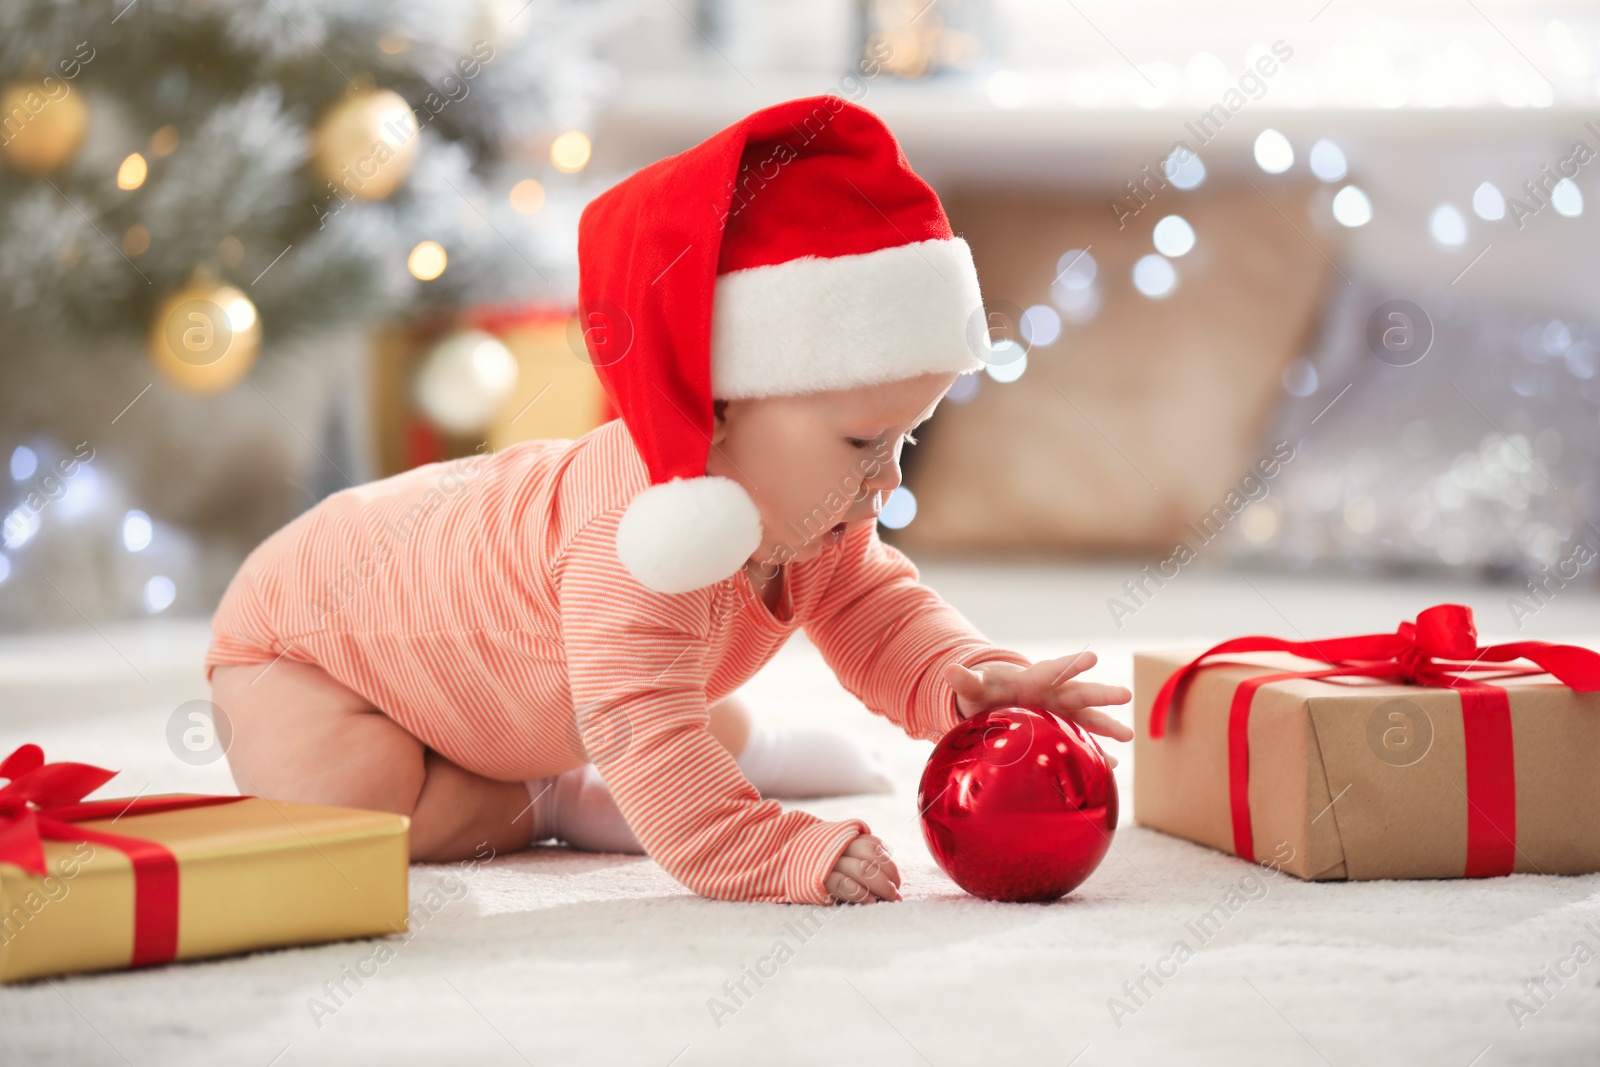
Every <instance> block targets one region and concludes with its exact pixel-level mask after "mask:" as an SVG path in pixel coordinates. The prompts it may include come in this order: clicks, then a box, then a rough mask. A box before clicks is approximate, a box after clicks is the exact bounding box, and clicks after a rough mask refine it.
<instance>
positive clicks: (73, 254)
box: [0, 0, 633, 630]
mask: <svg viewBox="0 0 1600 1067" xmlns="http://www.w3.org/2000/svg"><path fill="white" fill-rule="evenodd" d="M632 6H633V0H538V2H537V3H535V2H531V0H0V338H3V339H4V340H3V343H0V473H3V474H8V475H9V478H6V477H0V630H3V629H7V628H13V627H20V628H36V627H38V626H41V625H50V624H76V623H78V622H80V621H81V620H93V619H111V618H118V617H125V616H129V615H139V614H145V613H149V614H156V613H168V614H199V613H204V612H208V611H210V610H211V608H212V606H214V604H215V603H216V598H217V597H218V596H219V595H220V593H221V591H222V589H223V588H224V587H225V585H226V583H227V582H228V580H229V579H230V578H231V577H232V575H233V573H234V572H235V571H236V569H237V567H238V564H239V561H240V560H241V559H242V558H243V557H244V555H245V554H246V553H247V552H248V551H249V550H250V549H251V548H253V547H254V546H255V545H256V544H258V543H259V542H260V540H261V539H262V538H263V537H265V536H266V535H267V534H268V533H270V532H271V531H272V530H274V529H276V528H278V527H279V526H281V525H282V524H283V523H284V522H286V521H287V520H288V519H289V518H291V517H293V515H294V514H296V513H297V512H298V511H299V510H301V509H303V508H305V507H308V506H310V505H311V504H313V503H315V502H316V500H318V499H320V498H321V497H322V496H325V495H326V494H327V493H329V492H332V491H335V490H337V489H341V488H344V487H345V486H347V485H352V484H356V483H358V482H361V481H364V480H366V479H367V478H369V477H371V476H372V474H371V466H372V465H371V462H370V458H369V455H368V454H369V453H370V436H371V435H370V434H367V433H366V432H365V420H366V419H367V418H368V412H367V410H366V408H367V399H368V396H369V393H370V391H371V380H370V378H371V370H372V367H373V366H375V365H377V364H378V363H380V362H381V357H380V356H379V355H377V354H375V353H376V352H378V351H380V350H381V346H379V345H377V344H376V343H375V338H377V337H378V336H379V335H380V334H382V335H385V336H387V335H389V334H391V333H403V332H404V329H403V328H404V327H407V326H408V325H409V324H412V323H415V322H417V321H418V320H420V319H423V318H427V319H430V320H432V321H433V322H434V323H435V324H436V323H437V322H438V321H439V320H440V319H445V320H450V319H454V318H455V317H457V313H459V312H462V311H464V310H465V309H467V308H468V307H469V306H471V305H483V304H496V305H499V304H523V305H527V304H535V305H537V304H546V303H556V304H563V303H565V302H567V301H569V300H570V299H571V296H572V294H573V293H574V292H575V291H576V224H577V217H578V214H579V212H580V211H581V209H582V207H583V205H584V203H586V202H587V200H588V199H589V198H590V197H591V196H592V195H593V193H594V192H595V191H596V190H595V188H594V187H593V186H594V185H595V184H596V183H600V182H603V181H604V180H605V179H604V178H602V177H599V176H594V177H591V176H590V175H589V171H588V170H587V169H586V167H585V164H586V163H587V162H588V159H589V141H588V137H587V136H586V134H585V133H584V132H583V131H584V130H585V129H588V128H590V127H591V125H592V123H591V114H592V111H593V109H594V108H595V106H596V105H597V104H598V103H599V102H600V99H601V97H602V95H603V94H604V93H605V92H606V91H607V90H608V89H609V87H610V84H611V83H612V81H613V79H614V77H615V73H614V71H613V69H612V67H611V66H610V65H609V64H608V63H606V62H604V61H602V59H601V58H600V57H599V54H598V53H599V45H600V42H601V41H602V39H603V38H604V37H605V36H606V35H607V34H608V33H609V32H610V31H611V29H612V28H613V27H616V26H618V25H619V24H620V23H621V22H622V20H623V18H624V17H625V16H627V15H628V14H630V13H631V11H632ZM440 312H442V313H444V314H443V315H437V314H435V313H440ZM380 327H382V328H383V329H380ZM388 327H401V328H402V329H400V330H389V329H387V328H388ZM457 347H459V345H458V346H457ZM491 354H492V353H491ZM258 355H259V359H258ZM479 362H482V361H481V360H480V361H479ZM490 369H491V370H493V369H494V368H493V367H492V366H491V368H490Z"/></svg>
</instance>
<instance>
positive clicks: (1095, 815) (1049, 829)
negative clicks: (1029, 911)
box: [917, 708, 1117, 901]
mask: <svg viewBox="0 0 1600 1067" xmlns="http://www.w3.org/2000/svg"><path fill="white" fill-rule="evenodd" d="M917 808H918V810H919V811H921V812H922V836H923V839H924V840H926V841H927V843H928V850H929V851H930V852H932V853H933V858H934V860H935V861H936V862H937V863H938V864H939V867H940V868H941V869H942V870H943V871H944V873H945V874H948V875H949V876H950V878H951V880H952V881H954V882H955V883H956V884H957V885H959V886H960V887H961V888H962V889H965V890H966V891H967V892H968V893H971V894H972V895H973V896H976V897H983V898H985V899H987V900H1004V901H1041V900H1055V899H1056V898H1058V897H1061V896H1064V895H1065V894H1067V893H1070V892H1071V891H1072V890H1073V889H1076V888H1077V887H1078V886H1079V885H1081V884H1082V883H1083V880H1084V879H1085V878H1088V877H1089V875H1090V874H1092V873H1093V872H1094V869H1095V868H1096V867H1098V866H1099V865H1100V861H1101V860H1103V859H1104V858H1105V855H1106V850H1107V849H1109V848H1110V847H1111V834H1112V832H1113V831H1114V830H1116V828H1117V781H1116V779H1115V778H1113V777H1112V775H1111V768H1110V767H1109V766H1107V764H1106V757H1105V753H1104V752H1102V751H1101V750H1100V746H1099V745H1098V744H1096V743H1095V741H1094V739H1093V738H1091V737H1090V736H1089V735H1088V734H1087V733H1086V732H1085V731H1084V730H1083V728H1082V727H1080V726H1079V725H1078V724H1077V723H1074V722H1069V721H1067V720H1065V719H1062V718H1061V717H1060V716H1057V715H1055V714H1052V713H1051V712H1048V711H1042V710H1038V709H1034V708H993V709H990V710H989V711H985V712H980V713H979V714H977V715H974V716H973V717H972V718H970V719H968V720H966V721H965V722H963V723H961V724H960V725H959V726H957V727H955V728H954V729H952V730H951V731H949V732H948V733H946V734H945V735H944V737H942V738H940V739H939V743H938V744H937V745H936V746H935V747H934V750H933V754H932V755H931V756H929V757H928V765H927V766H926V767H925V768H923V771H922V781H921V782H920V784H919V785H918V786H917Z"/></svg>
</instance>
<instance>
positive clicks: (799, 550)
mask: <svg viewBox="0 0 1600 1067" xmlns="http://www.w3.org/2000/svg"><path fill="white" fill-rule="evenodd" d="M864 521H866V520H863V519H857V520H855V521H853V522H838V523H835V524H834V525H833V526H830V527H829V528H828V529H826V530H824V531H822V532H821V533H820V534H817V535H815V536H813V537H812V538H811V539H810V540H809V541H804V542H801V543H800V544H795V543H794V542H792V541H790V542H785V543H784V548H783V549H782V550H779V549H778V547H777V546H773V547H772V548H771V549H770V550H768V549H763V554H761V555H758V556H755V557H752V560H753V561H754V562H755V563H756V564H757V565H759V564H760V562H761V561H762V560H767V559H771V560H782V561H784V562H788V563H804V562H806V561H807V560H813V559H816V558H817V557H818V556H820V555H822V554H823V553H824V552H826V551H828V550H829V549H832V548H837V547H838V546H839V545H841V544H843V543H844V539H845V537H846V536H848V535H849V533H850V531H852V530H854V529H856V528H857V527H859V526H860V525H861V524H862V523H863V522H864Z"/></svg>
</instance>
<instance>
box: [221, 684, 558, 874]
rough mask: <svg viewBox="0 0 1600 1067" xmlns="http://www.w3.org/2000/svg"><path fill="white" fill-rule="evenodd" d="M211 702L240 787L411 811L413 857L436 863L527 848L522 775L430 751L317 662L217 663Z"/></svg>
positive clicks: (309, 800)
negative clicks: (500, 775) (469, 765)
mask: <svg viewBox="0 0 1600 1067" xmlns="http://www.w3.org/2000/svg"><path fill="white" fill-rule="evenodd" d="M211 691H212V701H213V702H214V703H215V704H216V705H217V706H218V707H219V708H221V709H222V711H223V714H224V715H226V716H227V719H228V722H229V724H230V725H231V726H232V728H233V736H232V739H231V741H230V743H229V746H228V750H227V756H228V766H229V768H230V769H231V770H232V771H233V779H234V782H235V783H237V785H238V787H239V789H240V790H241V791H243V792H245V793H248V794H252V795H255V796H262V797H266V798H268V799H272V800H290V801H298V802H301V803H306V804H330V805H334V806H338V807H352V808H368V809H372V810H376V811H392V812H395V813H397V814H401V815H409V816H411V833H410V845H411V858H412V859H413V860H419V861H432V862H444V861H449V860H458V859H465V858H467V857H469V856H472V855H474V854H476V853H477V852H478V851H479V849H480V847H481V844H482V843H483V842H485V841H487V842H488V844H489V845H490V846H491V847H492V848H494V849H495V850H496V851H497V852H505V851H515V850H517V849H521V848H524V847H526V846H527V844H528V834H529V832H530V830H531V829H532V821H531V818H530V816H529V813H528V794H527V790H526V789H525V788H524V786H523V784H522V783H521V782H501V781H496V780H494V779H492V778H485V777H483V776H482V775H478V774H474V773H472V772H471V771H468V770H466V769H465V768H463V767H460V766H457V765H456V764H455V763H453V762H451V761H450V760H448V759H446V758H445V757H443V756H441V755H440V754H439V753H438V752H435V751H433V750H431V749H429V748H428V747H427V746H426V745H424V744H423V743H422V742H421V741H420V740H418V739H417V738H415V737H413V736H412V735H411V734H410V733H408V732H406V731H405V730H404V729H403V728H401V727H400V726H399V725H397V724H396V723H395V722H394V721H393V720H392V719H390V718H389V717H388V716H386V715H384V714H383V713H382V712H381V711H379V710H377V709H376V708H374V707H373V706H372V705H371V704H369V703H368V702H367V701H366V700H365V699H363V698H362V697H361V696H360V695H359V694H357V693H355V692H354V691H353V690H351V689H349V688H348V687H346V686H344V685H343V684H341V683H340V682H338V681H336V680H334V678H333V677H332V676H330V675H329V674H328V673H327V672H326V671H324V670H322V669H321V668H320V667H315V666H312V665H310V664H304V663H296V662H294V661H292V660H280V661H278V662H277V663H276V664H273V665H271V666H268V665H265V664H251V665H248V666H232V665H230V666H219V667H217V668H216V670H215V671H214V672H213V673H212V685H211Z"/></svg>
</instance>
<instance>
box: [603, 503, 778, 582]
mask: <svg viewBox="0 0 1600 1067" xmlns="http://www.w3.org/2000/svg"><path fill="white" fill-rule="evenodd" d="M760 547H761V512H760V511H759V510H757V508H756V503H755V501H754V500H751V499H750V494H749V493H747V492H745V490H744V486H742V485H740V484H739V483H738V482H736V481H734V480H732V479H731V478H723V477H720V476H718V475H706V476H704V477H700V478H674V479H672V480H671V481H669V482H662V483H661V484H659V485H652V486H650V487H649V488H648V489H645V490H643V491H641V492H640V493H639V494H638V495H637V496H635V497H634V498H633V500H632V501H631V502H630V503H629V504H628V508H627V510H626V511H624V512H623V513H622V520H621V521H620V522H619V523H618V524H617V557H618V558H619V559H620V560H622V565H623V566H624V567H626V568H628V573H629V574H632V575H633V576H634V577H635V578H637V579H638V580H639V581H640V582H641V583H642V584H644V585H647V586H649V587H650V588H651V589H654V590H656V591H657V592H659V593H687V592H689V591H690V590H692V589H699V588H701V587H702V586H707V585H711V584H712V583H714V582H720V581H722V580H723V579H724V578H727V577H729V576H730V575H733V574H736V573H738V570H739V568H740V567H742V566H744V564H745V562H746V561H747V560H748V559H749V558H750V557H751V556H752V555H753V554H754V553H755V552H756V550H757V549H759V548H760Z"/></svg>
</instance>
